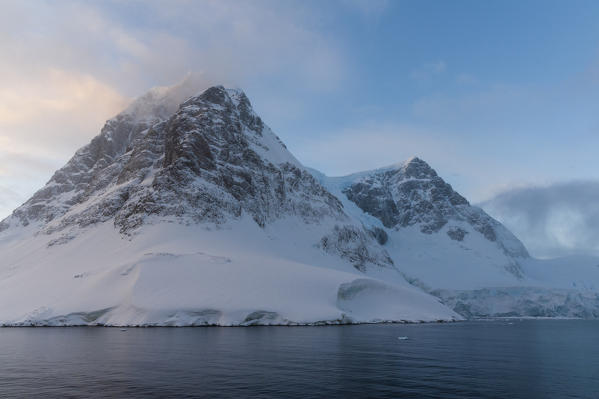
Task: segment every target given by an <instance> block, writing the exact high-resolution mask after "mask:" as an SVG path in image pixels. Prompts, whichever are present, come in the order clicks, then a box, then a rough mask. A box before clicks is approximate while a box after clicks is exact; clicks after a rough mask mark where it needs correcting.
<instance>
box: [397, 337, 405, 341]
mask: <svg viewBox="0 0 599 399" xmlns="http://www.w3.org/2000/svg"><path fill="white" fill-rule="evenodd" d="M397 339H398V340H400V341H405V340H407V339H408V337H397Z"/></svg>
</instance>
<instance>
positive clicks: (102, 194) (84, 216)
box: [0, 86, 392, 270]
mask: <svg viewBox="0 0 599 399" xmlns="http://www.w3.org/2000/svg"><path fill="white" fill-rule="evenodd" d="M169 96H170V97H172V96H171V95H170V93H168V92H167V93H152V92H151V93H149V94H147V95H146V96H144V97H142V98H141V99H140V100H138V102H137V103H136V104H133V105H132V106H131V107H130V108H129V109H128V110H127V111H125V112H123V113H122V114H120V115H118V116H117V117H115V118H114V119H111V120H109V121H108V122H107V123H106V125H105V126H104V128H103V129H102V131H101V133H100V135H98V136H97V137H95V138H94V139H93V140H92V141H91V143H90V144H89V145H87V146H85V147H83V148H82V149H80V150H79V151H77V153H76V154H75V156H74V157H73V158H72V159H71V160H70V161H69V162H68V164H67V165H66V166H65V167H63V168H62V169H60V170H59V171H57V172H56V173H55V174H54V176H53V177H52V179H51V180H50V181H49V182H48V183H47V184H46V186H45V187H44V188H42V189H41V190H39V191H38V192H37V193H35V194H34V196H33V197H32V198H31V199H30V200H29V201H27V202H26V203H25V204H24V205H23V206H21V207H20V208H18V209H17V210H15V211H14V213H13V215H12V216H11V217H9V218H8V219H6V220H5V221H3V222H2V225H0V230H1V229H7V228H8V227H9V226H10V225H11V224H12V225H14V224H17V225H29V224H30V223H34V224H36V225H37V226H39V229H40V231H42V232H45V233H53V232H63V235H62V236H61V238H59V239H57V240H54V241H52V242H51V243H50V244H51V245H54V244H62V243H64V242H67V241H68V240H69V239H70V238H73V237H74V236H75V233H74V232H73V230H76V229H78V228H85V227H87V226H91V225H94V224H96V223H100V222H105V221H109V220H113V221H114V225H115V227H116V228H118V229H119V231H120V232H121V233H123V234H127V235H129V234H131V233H133V232H134V231H135V229H137V228H138V227H140V226H141V225H143V224H146V223H158V222H160V221H166V220H168V221H176V222H179V223H183V224H190V223H210V224H216V225H218V224H223V223H227V222H229V221H232V220H236V219H240V218H242V217H243V216H244V215H249V216H250V217H251V218H252V219H253V220H254V221H255V222H256V223H257V224H258V225H259V226H261V227H264V226H265V225H266V224H268V223H271V222H274V221H276V220H278V219H281V218H285V217H298V218H300V219H301V220H302V221H303V222H305V223H308V224H310V223H316V224H318V223H320V222H321V221H323V220H328V221H329V223H332V225H333V226H334V228H332V231H331V232H330V233H328V234H327V237H328V238H327V239H326V240H329V239H331V240H333V241H337V242H343V245H342V246H340V245H334V246H331V245H321V244H322V243H321V240H318V239H317V238H315V240H314V245H320V246H321V247H322V248H323V249H324V250H326V251H327V252H332V253H335V254H337V255H339V256H341V257H342V258H346V259H347V260H348V261H350V262H351V263H352V264H353V265H354V266H355V267H356V268H359V269H361V270H363V269H365V268H366V267H367V265H368V264H374V265H376V266H387V267H390V266H392V261H391V260H390V258H389V257H388V255H387V254H386V253H385V250H384V249H382V248H381V247H380V246H379V244H378V243H377V242H376V240H375V238H374V237H373V236H371V235H370V234H368V233H367V232H365V231H364V230H363V229H362V227H361V226H360V225H355V224H352V223H353V222H352V221H351V220H350V218H349V217H348V216H347V215H346V214H345V213H344V211H343V206H342V204H341V202H340V201H339V200H338V199H337V198H336V197H335V196H333V195H332V194H331V193H329V192H328V191H327V190H326V189H325V188H324V187H323V186H322V185H321V184H320V183H319V182H318V181H317V180H316V179H314V177H312V175H311V174H310V173H308V172H307V171H306V170H305V169H304V168H303V166H302V165H301V164H300V163H299V162H298V161H297V160H296V159H295V158H294V157H293V155H291V153H289V151H288V150H287V148H286V147H285V145H284V144H283V143H282V142H281V141H280V139H279V138H278V137H277V136H276V135H275V134H274V133H273V132H272V131H271V130H270V128H269V127H268V126H266V125H265V124H264V122H263V121H262V120H261V118H260V117H259V116H258V115H256V114H255V112H254V111H253V109H252V106H251V104H250V101H249V100H248V98H247V96H246V95H245V94H244V93H243V92H242V91H240V90H231V89H225V88H223V87H222V86H216V87H211V88H209V89H207V90H205V91H204V92H203V93H202V94H200V95H197V96H192V97H190V98H189V99H187V100H186V101H184V102H183V103H182V104H181V105H180V106H179V107H178V108H175V109H173V107H172V105H171V103H172V101H171V99H170V98H169ZM166 99H168V100H169V101H166ZM347 231H352V232H354V233H355V234H353V235H351V237H348V236H347V235H343V234H342V233H343V232H347ZM323 239H324V238H323ZM326 240H325V241H326ZM331 242H332V241H331Z"/></svg>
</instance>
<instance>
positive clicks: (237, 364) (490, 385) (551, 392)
mask: <svg viewBox="0 0 599 399" xmlns="http://www.w3.org/2000/svg"><path fill="white" fill-rule="evenodd" d="M400 337H403V338H400ZM405 337H407V338H405ZM0 397H146V398H147V397H206V398H331V397H341V398H354V397H355V398H359V397H369V398H599V322H598V321H584V320H522V321H518V320H511V321H478V322H463V323H450V324H415V325H400V324H385V325H357V326H331V327H247V328H243V327H233V328H218V327H208V328H129V329H127V330H126V331H121V329H119V328H101V327H88V328H85V327H82V328H0Z"/></svg>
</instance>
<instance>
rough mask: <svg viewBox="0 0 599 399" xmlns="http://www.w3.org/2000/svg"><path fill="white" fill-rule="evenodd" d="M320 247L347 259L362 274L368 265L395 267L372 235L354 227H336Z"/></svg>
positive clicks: (323, 239)
mask: <svg viewBox="0 0 599 399" xmlns="http://www.w3.org/2000/svg"><path fill="white" fill-rule="evenodd" d="M319 246H320V247H321V248H322V249H323V250H325V251H326V252H329V253H333V254H336V255H339V256H340V257H341V258H344V259H347V260H348V261H349V262H350V263H351V264H352V265H354V267H355V268H356V269H358V270H360V271H362V272H363V271H365V270H366V266H367V265H368V264H372V265H376V266H379V267H392V266H393V260H392V259H391V258H390V257H389V254H387V251H385V250H384V249H383V248H381V247H379V246H377V245H374V239H373V237H372V236H371V235H369V234H366V233H365V232H364V230H363V229H358V228H357V227H356V226H353V225H344V226H338V225H336V226H335V228H334V229H333V231H332V232H331V233H330V234H328V235H326V236H324V237H322V239H321V240H320V244H319Z"/></svg>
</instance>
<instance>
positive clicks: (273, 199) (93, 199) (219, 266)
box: [0, 86, 460, 325]
mask: <svg viewBox="0 0 599 399" xmlns="http://www.w3.org/2000/svg"><path fill="white" fill-rule="evenodd" d="M180 91H181V90H180V88H178V89H177V90H176V92H173V90H168V89H160V90H153V91H151V92H150V93H148V94H146V95H145V96H143V97H141V98H140V99H139V100H137V101H136V102H135V103H134V104H132V105H131V106H130V107H129V108H128V109H127V110H125V111H124V112H123V113H121V114H119V115H118V116H116V117H115V118H114V119H111V120H109V121H108V122H107V123H106V125H105V126H104V128H103V129H102V131H101V133H100V134H99V135H98V136H97V137H95V138H94V139H93V140H92V141H91V143H90V144H89V145H87V146H85V147H83V148H82V149H80V150H79V151H77V153H76V154H75V156H74V157H73V158H72V159H71V160H70V161H69V162H68V163H67V165H65V166H64V167H63V168H62V169H60V170H58V171H57V172H56V173H55V174H54V176H53V177H52V178H51V179H50V181H49V182H48V183H47V184H46V185H45V186H44V187H43V188H42V189H41V190H39V191H38V192H37V193H35V194H34V195H33V197H32V198H31V199H29V200H28V201H27V202H26V203H25V204H23V205H22V206H21V207H19V208H18V209H16V210H15V211H14V212H13V214H12V215H11V216H10V217H8V218H7V219H5V220H4V221H2V222H1V224H0V254H1V257H2V259H3V260H2V267H0V323H2V324H59V325H61V324H98V323H100V324H116V325H144V324H153V325H172V324H174V325H197V324H218V325H237V324H294V323H301V324H306V323H308V324H309V323H340V322H370V321H384V320H428V321H430V320H452V319H458V318H460V316H458V315H457V314H455V313H454V312H453V311H451V310H450V309H448V308H447V307H445V306H443V305H442V304H440V303H439V301H438V299H436V298H434V297H432V296H430V295H428V294H426V293H424V292H423V291H421V290H420V289H418V288H416V287H414V286H412V285H410V284H409V283H408V282H407V281H406V280H405V279H404V278H403V277H402V275H401V273H400V272H399V271H398V270H397V269H396V267H395V266H394V264H393V261H392V259H391V258H390V256H389V254H388V253H387V251H386V250H385V248H383V246H381V245H380V244H379V242H377V240H376V234H375V233H373V231H371V230H368V229H365V228H364V227H363V226H362V224H361V223H360V222H359V221H357V220H356V219H355V218H353V217H351V216H350V215H348V214H347V213H346V212H345V211H344V209H343V205H342V203H341V202H340V200H339V199H338V198H337V197H335V196H334V195H332V194H331V193H330V192H328V191H327V190H326V189H325V188H324V187H323V186H322V185H321V184H320V183H319V182H318V181H317V180H316V179H315V178H314V177H313V176H312V174H311V173H309V172H308V171H307V170H306V169H305V168H304V167H303V166H302V165H301V164H300V162H299V161H297V159H295V158H294V157H293V155H291V153H289V151H288V150H287V149H286V147H285V145H284V144H283V143H282V142H281V141H280V140H279V138H278V137H277V136H276V135H275V134H274V133H273V132H272V131H271V130H270V129H269V128H268V126H266V125H265V124H264V123H263V121H262V120H261V119H260V117H258V116H257V115H256V114H255V113H254V111H253V109H252V107H251V104H250V102H249V100H248V98H247V97H246V95H245V94H244V93H243V92H241V91H240V90H231V89H224V88H223V87H220V86H217V87H211V88H209V89H207V90H205V91H204V92H203V93H201V94H200V95H196V96H192V97H190V98H188V99H186V100H185V101H182V103H181V104H180V105H179V106H178V107H173V106H172V104H173V98H174V97H177V94H178V93H179V92H180Z"/></svg>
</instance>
